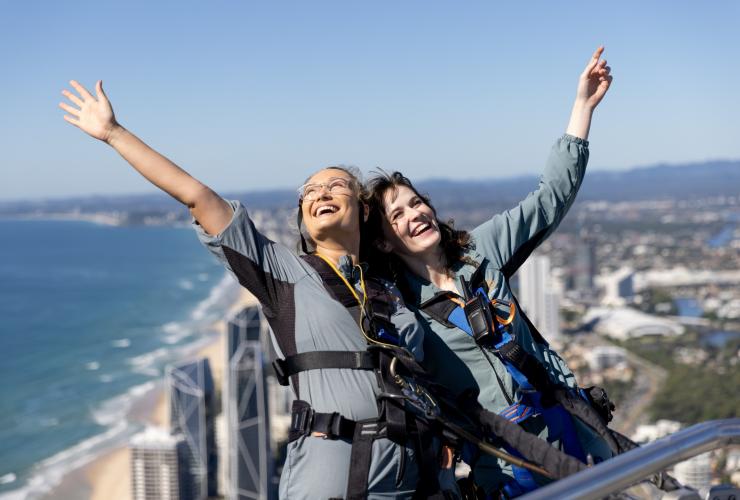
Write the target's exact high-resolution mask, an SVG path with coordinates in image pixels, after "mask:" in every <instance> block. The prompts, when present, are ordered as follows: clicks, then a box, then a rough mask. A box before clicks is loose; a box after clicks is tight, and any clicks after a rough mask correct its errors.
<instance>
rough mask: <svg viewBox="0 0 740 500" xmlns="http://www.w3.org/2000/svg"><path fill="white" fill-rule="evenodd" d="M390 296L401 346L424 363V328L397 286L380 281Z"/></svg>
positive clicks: (393, 320) (392, 319)
mask: <svg viewBox="0 0 740 500" xmlns="http://www.w3.org/2000/svg"><path fill="white" fill-rule="evenodd" d="M380 281H381V283H382V284H383V286H384V287H385V289H386V291H387V292H388V294H389V295H390V296H391V297H392V298H393V311H392V313H391V321H392V322H393V325H394V326H395V327H396V329H397V330H398V336H399V345H400V347H403V348H405V349H407V350H408V351H409V352H410V353H411V354H413V356H414V358H415V359H416V361H418V362H420V363H421V362H422V361H424V327H423V326H422V324H421V323H420V322H419V320H418V318H417V316H416V314H414V312H413V311H411V310H410V309H409V308H408V307H406V304H405V302H404V300H403V298H402V296H401V292H400V291H399V290H398V288H397V287H396V285H394V284H393V283H391V282H390V281H386V280H380Z"/></svg>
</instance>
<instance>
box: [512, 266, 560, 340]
mask: <svg viewBox="0 0 740 500" xmlns="http://www.w3.org/2000/svg"><path fill="white" fill-rule="evenodd" d="M517 274H518V275H519V302H520V304H521V306H522V309H524V312H525V313H527V316H528V317H529V319H530V320H531V321H532V323H534V325H535V327H536V328H537V330H539V332H540V333H542V335H543V336H544V337H545V338H546V339H547V340H548V341H550V342H553V341H555V342H558V341H559V340H560V289H559V287H558V286H557V285H556V283H555V280H554V278H553V277H552V274H551V272H550V258H549V257H547V256H544V255H533V256H531V257H530V258H529V259H527V260H526V261H525V262H524V264H522V267H520V268H519V271H518V272H517Z"/></svg>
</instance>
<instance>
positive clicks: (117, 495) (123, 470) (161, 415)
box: [43, 288, 257, 500]
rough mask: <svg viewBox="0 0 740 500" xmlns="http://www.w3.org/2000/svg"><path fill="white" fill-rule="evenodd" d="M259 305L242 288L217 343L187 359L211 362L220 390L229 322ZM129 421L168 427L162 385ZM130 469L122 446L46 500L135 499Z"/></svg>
mask: <svg viewBox="0 0 740 500" xmlns="http://www.w3.org/2000/svg"><path fill="white" fill-rule="evenodd" d="M255 304H257V301H256V299H255V298H254V296H253V295H252V294H250V293H249V292H247V291H246V290H245V289H243V288H242V289H241V290H240V294H239V297H238V299H237V301H236V302H235V303H234V304H233V305H232V306H231V307H230V308H229V311H228V314H227V315H226V317H224V318H222V319H221V320H219V321H217V322H216V324H215V325H214V329H215V330H216V331H217V334H216V336H215V337H214V338H213V340H211V341H210V342H208V343H207V344H206V345H205V346H202V347H200V348H199V349H198V350H195V351H194V352H193V353H191V354H189V355H187V356H185V357H184V358H183V359H190V358H193V359H194V358H201V357H205V358H208V361H209V364H210V366H211V372H212V374H213V379H214V384H215V386H216V389H217V390H220V388H221V387H222V385H221V384H222V378H223V370H224V362H225V360H224V353H225V352H226V347H225V340H226V335H225V332H226V318H228V317H231V316H232V315H233V314H234V313H236V312H238V311H239V310H240V309H241V308H243V307H245V306H247V305H255ZM128 418H129V419H130V420H135V421H141V422H142V423H145V424H146V425H148V426H156V427H165V428H166V427H167V423H168V419H169V415H168V407H167V395H166V392H165V387H164V383H163V382H162V381H160V382H159V383H158V384H157V386H156V388H155V389H153V390H152V391H150V393H148V394H147V395H146V396H144V397H143V398H142V399H141V400H140V401H138V402H137V404H135V405H134V406H133V407H132V409H131V412H130V414H129V416H128ZM130 469H131V466H130V451H129V448H128V446H127V445H124V446H120V447H117V448H114V449H112V450H109V451H107V452H106V453H105V454H103V455H100V456H98V457H96V458H94V459H93V460H92V461H90V462H88V463H87V464H85V465H84V466H82V467H80V468H78V469H75V470H73V471H71V472H70V473H69V474H67V475H66V476H65V477H64V478H63V479H62V481H61V483H60V484H59V485H58V486H56V487H55V488H53V489H52V490H51V491H50V492H49V493H48V494H46V495H44V496H43V498H44V499H45V500H46V499H58V498H64V499H76V498H80V499H84V498H89V499H90V500H130V499H131V498H132V497H131V470H130Z"/></svg>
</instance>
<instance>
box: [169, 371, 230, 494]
mask: <svg viewBox="0 0 740 500" xmlns="http://www.w3.org/2000/svg"><path fill="white" fill-rule="evenodd" d="M167 393H168V398H169V403H170V405H169V406H170V432H171V433H172V434H173V435H178V434H181V435H182V436H183V438H184V441H185V455H186V467H187V474H183V475H182V477H183V478H184V481H185V483H184V484H182V485H181V492H182V500H190V499H203V498H207V497H209V496H216V495H217V493H218V491H217V463H218V459H217V454H216V441H215V429H214V428H215V415H216V399H215V389H214V384H213V377H212V376H211V369H210V366H209V364H208V359H206V358H201V359H198V360H196V361H191V362H186V363H181V364H178V365H174V366H169V367H168V368H167Z"/></svg>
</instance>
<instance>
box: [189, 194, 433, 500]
mask: <svg viewBox="0 0 740 500" xmlns="http://www.w3.org/2000/svg"><path fill="white" fill-rule="evenodd" d="M230 204H231V206H232V208H233V210H234V215H233V218H232V220H231V222H230V223H229V225H228V227H227V228H226V229H224V230H223V231H222V232H221V234H219V235H216V236H211V235H208V234H207V233H206V232H205V231H204V230H203V229H202V228H201V226H200V225H199V224H198V223H197V222H196V221H193V227H194V229H195V230H196V232H197V234H198V238H199V239H200V241H201V242H202V243H203V244H204V245H205V246H206V247H207V248H208V249H209V250H210V251H211V252H212V253H213V254H214V255H215V256H216V257H217V258H218V259H219V260H220V261H221V262H222V263H223V265H224V266H225V267H226V269H227V270H229V271H230V272H231V273H232V274H233V275H234V276H235V277H236V279H237V280H238V281H239V283H241V285H242V286H244V287H245V288H246V289H248V290H249V291H250V292H252V293H253V294H254V295H255V297H256V298H257V299H258V300H259V302H260V304H261V305H262V310H263V312H264V314H265V316H266V317H267V319H268V321H269V323H270V326H271V328H272V331H273V332H274V334H273V338H272V341H273V344H274V345H275V347H276V350H277V352H278V354H279V355H281V356H283V357H285V356H290V355H294V354H296V353H301V352H307V351H362V350H364V349H365V348H366V343H365V340H364V339H363V337H362V335H361V333H360V331H359V329H358V326H357V323H356V321H355V319H354V318H353V317H352V316H351V315H350V314H349V312H348V311H347V309H346V308H345V307H344V306H342V305H341V304H340V303H339V302H337V301H336V300H335V299H333V298H332V297H331V296H330V295H329V294H328V293H327V291H326V289H325V288H324V285H323V284H322V282H321V279H320V277H319V275H318V273H317V272H316V271H315V270H314V269H313V268H312V267H310V266H309V265H308V264H307V263H306V262H304V261H303V260H302V259H300V258H299V257H297V256H296V255H295V254H294V253H292V252H291V251H290V250H289V249H288V248H286V247H284V246H282V245H280V244H278V243H275V242H273V241H271V240H269V239H268V238H266V237H265V236H264V235H263V234H261V233H260V232H259V231H257V229H255V227H254V224H253V223H252V221H251V220H250V218H249V216H248V215H247V210H246V209H245V208H244V206H242V205H241V203H239V202H234V201H232V202H230ZM339 269H340V271H342V272H343V273H344V274H345V276H346V277H347V278H348V279H349V280H350V283H352V284H353V286H354V287H355V288H356V289H357V291H358V293H359V294H361V293H362V291H361V290H360V288H359V283H357V276H354V277H353V276H352V274H353V273H352V265H351V261H350V259H349V257H344V258H343V259H342V261H341V262H340V266H339ZM354 274H355V275H356V274H357V273H354ZM392 319H393V322H394V323H395V325H396V327H397V328H398V330H399V333H400V337H401V345H402V346H403V347H406V348H407V349H408V350H409V351H411V352H412V353H413V354H414V355H415V356H416V357H417V359H419V360H421V359H422V357H423V329H422V328H421V327H420V326H419V324H418V322H417V321H416V318H415V316H414V314H413V313H412V312H410V311H409V310H408V309H406V308H405V307H404V306H403V305H402V303H401V302H400V301H399V302H397V303H396V310H395V312H394V313H393V315H392ZM291 385H292V386H293V390H294V391H295V393H296V394H297V395H298V397H299V398H300V399H302V400H304V401H307V402H308V403H309V404H310V405H311V406H312V407H313V408H314V409H315V410H316V411H317V412H338V413H340V414H341V415H343V416H344V417H346V418H350V419H353V420H362V419H368V418H375V417H377V416H378V412H377V405H376V402H375V395H376V394H377V393H378V390H379V389H378V385H377V383H376V380H375V374H374V373H373V372H371V371H360V370H348V369H320V370H310V371H305V372H301V373H299V374H298V383H297V384H295V385H294V384H293V383H292V382H291ZM351 446H352V445H351V443H350V442H348V441H345V440H328V439H322V438H320V437H311V436H309V437H301V438H299V439H298V440H296V441H293V442H292V443H290V444H289V445H288V451H287V458H286V461H285V465H284V468H283V473H282V476H281V478H280V498H288V499H312V500H313V499H325V498H342V497H344V495H345V492H346V489H347V477H348V473H349V461H350V449H351ZM417 476H418V470H417V467H416V463H415V459H414V450H413V449H412V448H410V447H405V446H400V445H397V444H394V443H392V442H391V441H389V440H388V439H378V440H376V441H375V442H374V443H373V452H372V462H371V465H370V474H369V481H368V490H369V496H368V498H370V499H379V498H409V497H410V496H411V495H412V494H413V491H414V489H415V487H416V483H417Z"/></svg>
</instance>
